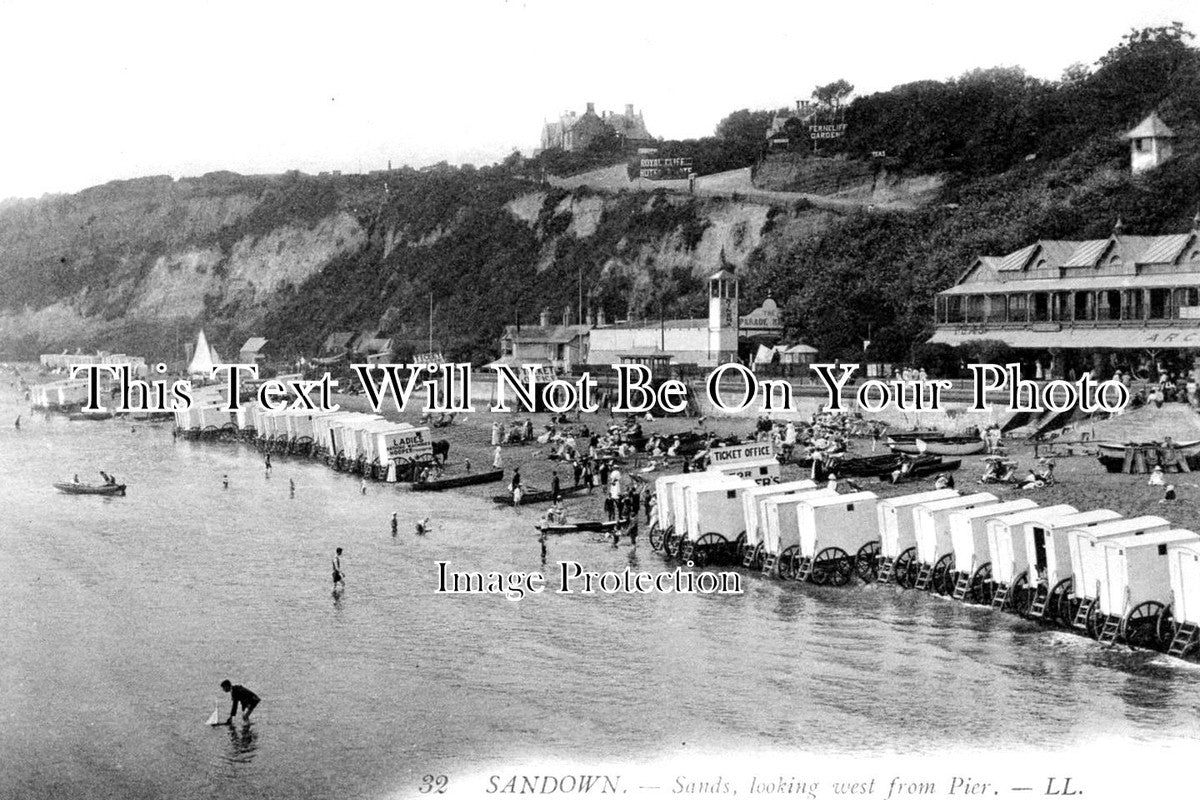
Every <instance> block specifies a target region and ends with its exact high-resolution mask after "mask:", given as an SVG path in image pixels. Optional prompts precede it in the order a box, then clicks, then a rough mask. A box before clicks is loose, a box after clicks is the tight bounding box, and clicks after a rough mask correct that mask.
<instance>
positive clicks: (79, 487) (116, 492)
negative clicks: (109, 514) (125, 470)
mask: <svg viewBox="0 0 1200 800" xmlns="http://www.w3.org/2000/svg"><path fill="white" fill-rule="evenodd" d="M54 488H55V489H58V490H59V491H60V492H63V493H64V494H99V495H105V496H110V497H124V496H125V484H123V483H56V484H54Z"/></svg>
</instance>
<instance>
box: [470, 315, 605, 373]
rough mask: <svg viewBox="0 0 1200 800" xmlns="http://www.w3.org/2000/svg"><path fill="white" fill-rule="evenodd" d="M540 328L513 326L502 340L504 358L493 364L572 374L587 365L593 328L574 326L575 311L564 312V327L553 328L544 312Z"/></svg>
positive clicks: (501, 352)
mask: <svg viewBox="0 0 1200 800" xmlns="http://www.w3.org/2000/svg"><path fill="white" fill-rule="evenodd" d="M538 322H539V324H538V325H524V326H517V325H509V326H507V327H506V328H505V329H504V334H503V335H502V336H501V337H500V358H499V359H497V360H496V361H493V362H492V364H506V365H521V364H537V365H539V366H544V367H550V368H552V369H554V370H555V371H558V372H569V371H571V369H573V368H574V367H575V366H576V365H582V364H585V363H587V347H588V332H589V331H590V330H591V329H592V326H591V325H586V324H584V325H572V324H571V309H570V308H566V309H564V311H563V321H562V324H561V325H551V324H550V312H549V311H548V310H547V311H543V312H542V314H541V318H540V319H539V320H538Z"/></svg>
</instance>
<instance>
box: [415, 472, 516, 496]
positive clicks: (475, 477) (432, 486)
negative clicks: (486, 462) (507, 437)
mask: <svg viewBox="0 0 1200 800" xmlns="http://www.w3.org/2000/svg"><path fill="white" fill-rule="evenodd" d="M503 479H504V470H502V469H495V470H491V471H489V472H473V473H471V474H469V475H455V476H454V477H453V478H440V479H438V480H432V481H417V482H415V483H413V484H411V486H412V490H413V491H414V492H440V491H442V490H444V489H457V488H458V487H460V486H475V485H476V484H480V483H495V482H497V481H500V480H503Z"/></svg>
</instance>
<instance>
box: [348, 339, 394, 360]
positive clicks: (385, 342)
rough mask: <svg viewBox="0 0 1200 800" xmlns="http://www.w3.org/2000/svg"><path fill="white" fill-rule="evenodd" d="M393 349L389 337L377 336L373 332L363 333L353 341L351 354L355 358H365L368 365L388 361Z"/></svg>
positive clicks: (392, 343)
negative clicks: (352, 353)
mask: <svg viewBox="0 0 1200 800" xmlns="http://www.w3.org/2000/svg"><path fill="white" fill-rule="evenodd" d="M394 349H395V345H394V342H393V341H392V339H391V338H390V337H386V336H379V335H378V334H377V333H376V332H374V331H363V332H362V333H360V334H359V335H358V338H357V339H355V341H354V347H353V352H354V354H355V355H356V356H359V357H365V358H366V359H367V361H368V362H369V363H374V362H377V361H388V360H389V359H391V357H392V351H393V350H394Z"/></svg>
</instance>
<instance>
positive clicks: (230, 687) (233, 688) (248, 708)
mask: <svg viewBox="0 0 1200 800" xmlns="http://www.w3.org/2000/svg"><path fill="white" fill-rule="evenodd" d="M221 691H224V692H229V695H230V697H231V698H232V699H233V705H232V706H230V708H229V719H227V720H225V724H226V725H230V724H232V723H233V718H234V717H235V716H236V715H237V710H238V706H239V705H240V706H241V707H242V719H243V720H249V719H250V712H252V711H253V710H254V708H255V706H257V705H258V703H259V697H258V695H256V694H255V693H254V692H252V691H250V690H249V689H247V688H246V687H245V686H242V685H241V684H234V683H230V682H229V681H228V680H223V681H221Z"/></svg>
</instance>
